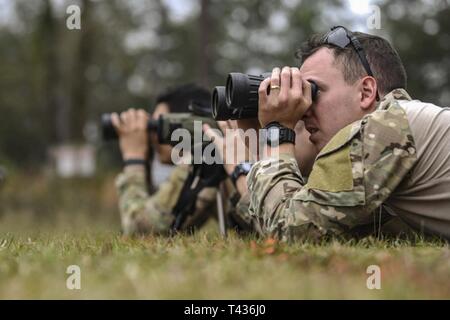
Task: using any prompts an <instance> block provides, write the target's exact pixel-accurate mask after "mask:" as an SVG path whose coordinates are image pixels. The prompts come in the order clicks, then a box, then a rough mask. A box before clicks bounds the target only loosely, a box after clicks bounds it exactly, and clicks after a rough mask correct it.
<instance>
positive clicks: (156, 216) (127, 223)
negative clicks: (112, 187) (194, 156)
mask: <svg viewBox="0 0 450 320" xmlns="http://www.w3.org/2000/svg"><path fill="white" fill-rule="evenodd" d="M189 170H190V168H189V167H188V166H183V165H181V166H177V167H175V168H174V169H173V171H172V173H171V175H170V177H169V179H168V180H167V181H165V182H164V183H162V184H161V185H160V187H159V189H158V191H157V192H156V193H154V194H152V195H149V194H148V192H147V185H146V179H145V170H144V168H140V167H133V168H132V167H129V168H127V169H126V170H124V171H123V172H122V173H121V174H120V175H119V176H118V177H117V179H116V187H117V192H118V195H119V210H120V215H121V221H122V229H123V231H124V234H126V235H134V234H150V233H153V234H168V233H169V231H170V228H171V226H172V223H173V221H174V219H175V216H174V215H173V214H172V210H173V208H174V207H175V204H176V203H177V200H178V197H179V195H180V192H181V189H182V187H183V184H184V182H185V180H186V179H187V176H188V174H189ZM215 206H216V188H205V189H203V190H202V191H201V192H200V194H199V196H198V198H197V202H196V210H195V212H194V214H193V215H191V216H189V217H188V219H187V220H186V221H185V223H184V224H183V227H182V229H184V230H187V229H190V228H193V227H199V226H201V225H202V224H203V223H204V222H205V221H206V220H207V219H208V217H210V216H211V215H214V214H215V212H216V207H215Z"/></svg>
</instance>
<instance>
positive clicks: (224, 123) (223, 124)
mask: <svg viewBox="0 0 450 320" xmlns="http://www.w3.org/2000/svg"><path fill="white" fill-rule="evenodd" d="M217 124H218V125H219V128H220V130H222V132H224V133H225V130H227V129H228V123H227V121H217Z"/></svg>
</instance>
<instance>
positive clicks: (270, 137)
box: [267, 127, 280, 143]
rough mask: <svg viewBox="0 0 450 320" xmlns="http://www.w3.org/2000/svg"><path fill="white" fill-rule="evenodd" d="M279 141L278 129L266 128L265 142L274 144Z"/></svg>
mask: <svg viewBox="0 0 450 320" xmlns="http://www.w3.org/2000/svg"><path fill="white" fill-rule="evenodd" d="M279 140H280V128H278V127H270V128H267V141H269V142H270V143H275V142H278V141H279Z"/></svg>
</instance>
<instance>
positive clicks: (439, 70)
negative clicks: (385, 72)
mask: <svg viewBox="0 0 450 320" xmlns="http://www.w3.org/2000/svg"><path fill="white" fill-rule="evenodd" d="M449 3H450V1H448V0H435V1H433V0H428V1H406V0H404V1H401V0H397V1H382V0H380V1H375V0H374V1H360V0H352V1H350V0H334V1H306V0H303V1H300V0H273V1H257V0H249V1H237V0H232V1H219V0H167V1H165V0H132V1H120V0H111V1H105V0H103V1H100V0H97V1H90V0H79V1H75V0H34V1H28V0H13V1H9V0H0V12H1V13H0V115H1V116H0V164H6V165H7V166H11V167H14V168H20V169H22V168H23V169H33V170H37V169H41V168H42V167H43V166H44V165H45V164H46V163H47V160H48V150H49V148H50V147H52V146H55V145H59V144H66V143H72V144H83V143H86V142H89V143H92V144H94V145H95V146H96V147H97V149H96V150H97V151H98V153H99V154H100V157H99V158H98V161H100V162H102V161H106V163H110V162H108V159H110V158H111V157H113V158H116V159H117V152H116V153H114V152H109V151H107V150H105V147H104V146H102V144H101V143H100V141H99V137H98V133H97V132H98V130H96V128H97V124H98V119H99V116H100V114H101V113H103V112H109V111H119V110H123V109H126V108H128V107H132V106H133V107H141V108H146V109H149V108H151V107H152V99H153V98H154V97H155V95H156V94H157V93H158V92H160V91H161V90H163V89H164V88H166V87H167V86H171V85H175V84H179V83H183V82H192V81H194V82H198V83H201V84H203V85H205V86H207V87H209V88H212V87H213V86H215V85H219V84H223V83H224V80H225V76H226V74H227V73H229V72H231V71H242V72H249V73H260V72H262V71H265V70H270V69H271V68H272V67H273V66H282V65H295V64H296V63H297V62H296V60H295V58H294V52H295V50H296V48H298V46H299V45H300V43H301V42H302V41H304V40H305V39H306V38H307V36H308V35H309V34H311V33H314V32H324V31H326V30H328V29H329V27H331V26H332V25H335V24H344V25H346V26H349V27H351V28H353V29H358V30H361V31H367V32H372V33H376V34H380V35H382V36H385V37H387V38H389V39H390V40H392V42H393V44H394V46H395V47H396V48H397V49H398V51H399V53H400V55H401V57H402V58H403V61H404V64H405V66H406V68H407V71H408V75H409V83H408V85H409V91H410V94H411V95H412V96H413V97H415V98H418V99H422V100H426V101H430V102H433V103H436V104H439V105H441V106H450V86H449V83H450V20H449V17H450V9H449ZM71 4H76V5H78V6H79V7H80V8H81V12H82V15H81V30H69V29H68V28H67V27H66V19H67V18H68V17H69V14H68V13H66V9H67V7H68V6H69V5H71ZM371 5H377V6H379V7H380V9H381V15H380V17H381V28H380V29H379V30H368V29H367V25H366V20H367V19H368V17H369V16H370V15H371V11H370V10H371V8H372V7H371ZM109 149H111V148H110V147H108V150H109ZM102 155H103V156H102ZM100 167H103V166H100Z"/></svg>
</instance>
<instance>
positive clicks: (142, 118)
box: [136, 109, 148, 130]
mask: <svg viewBox="0 0 450 320" xmlns="http://www.w3.org/2000/svg"><path fill="white" fill-rule="evenodd" d="M136 119H137V122H138V126H139V129H141V130H147V123H148V114H147V112H146V111H145V110H142V109H139V110H137V112H136Z"/></svg>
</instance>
